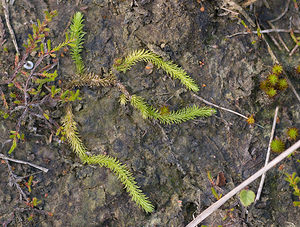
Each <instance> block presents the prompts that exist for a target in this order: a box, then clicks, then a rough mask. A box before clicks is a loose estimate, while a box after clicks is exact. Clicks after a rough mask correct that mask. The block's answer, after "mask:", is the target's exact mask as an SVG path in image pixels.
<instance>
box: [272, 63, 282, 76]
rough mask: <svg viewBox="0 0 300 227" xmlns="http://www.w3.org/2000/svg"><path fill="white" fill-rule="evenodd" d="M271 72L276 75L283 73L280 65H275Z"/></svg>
mask: <svg viewBox="0 0 300 227" xmlns="http://www.w3.org/2000/svg"><path fill="white" fill-rule="evenodd" d="M272 72H273V73H274V74H276V75H280V74H281V73H282V72H283V68H282V66H281V65H278V64H276V65H274V66H273V68H272Z"/></svg>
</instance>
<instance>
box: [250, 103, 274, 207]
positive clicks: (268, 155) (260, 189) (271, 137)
mask: <svg viewBox="0 0 300 227" xmlns="http://www.w3.org/2000/svg"><path fill="white" fill-rule="evenodd" d="M278 109H279V107H278V106H277V107H276V109H275V114H274V119H273V125H272V131H271V135H270V141H269V146H268V150H267V155H266V161H265V166H267V165H268V162H269V158H270V151H271V143H272V140H273V138H274V133H275V127H276V120H277V115H278ZM265 177H266V174H265V173H264V174H263V175H262V176H261V180H260V184H259V187H258V190H257V194H256V198H255V202H256V201H258V200H259V198H260V195H261V191H262V188H263V185H264V181H265Z"/></svg>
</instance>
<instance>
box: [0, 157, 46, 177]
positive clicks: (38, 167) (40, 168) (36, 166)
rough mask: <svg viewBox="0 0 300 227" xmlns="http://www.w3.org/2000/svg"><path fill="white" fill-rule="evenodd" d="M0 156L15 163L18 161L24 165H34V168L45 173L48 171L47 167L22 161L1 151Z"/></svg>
mask: <svg viewBox="0 0 300 227" xmlns="http://www.w3.org/2000/svg"><path fill="white" fill-rule="evenodd" d="M0 158H1V159H3V160H7V161H11V162H15V163H20V164H24V165H29V166H32V167H34V168H36V169H39V170H41V171H43V172H45V173H47V172H48V171H49V169H47V168H44V167H41V166H38V165H36V164H33V163H30V162H26V161H22V160H18V159H14V158H10V157H7V156H5V155H4V154H2V153H0Z"/></svg>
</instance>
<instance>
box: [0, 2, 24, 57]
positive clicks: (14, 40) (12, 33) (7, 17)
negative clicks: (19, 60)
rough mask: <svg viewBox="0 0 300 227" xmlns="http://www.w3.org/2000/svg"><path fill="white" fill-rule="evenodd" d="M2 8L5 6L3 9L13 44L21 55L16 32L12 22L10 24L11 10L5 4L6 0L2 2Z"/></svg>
mask: <svg viewBox="0 0 300 227" xmlns="http://www.w3.org/2000/svg"><path fill="white" fill-rule="evenodd" d="M2 6H3V9H4V16H5V21H6V25H7V28H8V31H9V34H10V37H11V39H12V42H13V44H14V46H15V49H16V52H17V54H18V55H19V54H20V52H19V48H18V43H17V40H16V36H15V33H14V30H13V28H12V26H11V25H10V22H9V10H8V5H7V3H6V2H5V0H2Z"/></svg>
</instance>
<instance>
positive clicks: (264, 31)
mask: <svg viewBox="0 0 300 227" xmlns="http://www.w3.org/2000/svg"><path fill="white" fill-rule="evenodd" d="M271 32H284V33H290V32H291V29H281V28H275V29H266V30H261V31H259V33H260V34H265V33H271ZM293 32H294V33H300V30H293ZM257 33H258V32H257V31H251V32H237V33H234V34H232V35H228V36H226V37H227V38H232V37H234V36H238V35H249V34H257Z"/></svg>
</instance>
